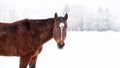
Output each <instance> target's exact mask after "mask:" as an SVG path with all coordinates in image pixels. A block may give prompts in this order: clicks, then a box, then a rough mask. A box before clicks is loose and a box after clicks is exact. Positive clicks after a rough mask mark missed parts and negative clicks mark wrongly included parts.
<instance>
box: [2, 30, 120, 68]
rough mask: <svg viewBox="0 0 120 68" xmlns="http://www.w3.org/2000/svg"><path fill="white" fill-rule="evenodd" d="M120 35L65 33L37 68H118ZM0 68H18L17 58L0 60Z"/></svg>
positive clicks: (49, 46) (47, 46) (47, 49)
mask: <svg viewBox="0 0 120 68" xmlns="http://www.w3.org/2000/svg"><path fill="white" fill-rule="evenodd" d="M119 40H120V32H111V31H108V32H68V33H67V38H66V45H65V47H64V49H63V50H59V49H58V48H57V46H56V43H55V41H54V40H53V39H52V40H50V41H49V42H48V43H46V44H45V45H44V48H43V51H42V53H41V54H39V57H38V60H37V68H120V41H119ZM0 68H19V57H0Z"/></svg>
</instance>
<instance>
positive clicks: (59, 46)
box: [57, 43, 65, 49]
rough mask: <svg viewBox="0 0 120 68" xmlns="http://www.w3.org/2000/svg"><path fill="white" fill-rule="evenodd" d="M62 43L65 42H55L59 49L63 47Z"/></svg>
mask: <svg viewBox="0 0 120 68" xmlns="http://www.w3.org/2000/svg"><path fill="white" fill-rule="evenodd" d="M64 45H65V43H57V46H58V48H59V49H63V47H64Z"/></svg>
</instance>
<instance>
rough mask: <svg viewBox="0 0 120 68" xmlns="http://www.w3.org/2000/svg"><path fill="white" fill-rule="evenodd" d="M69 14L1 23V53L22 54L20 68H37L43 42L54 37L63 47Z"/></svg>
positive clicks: (3, 54) (8, 54) (5, 54)
mask: <svg viewBox="0 0 120 68" xmlns="http://www.w3.org/2000/svg"><path fill="white" fill-rule="evenodd" d="M67 18H68V14H66V15H65V16H64V17H58V15H57V13H55V17H54V18H49V19H43V20H32V19H24V20H20V21H16V22H14V23H0V55H2V56H20V66H19V68H26V67H27V65H29V67H30V68H35V65H36V60H37V56H38V54H39V53H40V52H41V50H42V47H43V44H44V43H46V42H47V41H49V40H50V39H52V38H54V39H55V41H56V42H57V45H58V48H59V49H62V48H63V46H64V40H65V37H66V29H67Z"/></svg>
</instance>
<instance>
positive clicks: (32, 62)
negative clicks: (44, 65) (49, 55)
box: [29, 56, 37, 68]
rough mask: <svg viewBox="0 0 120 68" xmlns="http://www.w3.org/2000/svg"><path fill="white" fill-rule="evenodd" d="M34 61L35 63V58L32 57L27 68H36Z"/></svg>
mask: <svg viewBox="0 0 120 68" xmlns="http://www.w3.org/2000/svg"><path fill="white" fill-rule="evenodd" d="M36 61H37V56H34V57H32V59H31V62H30V64H29V68H35V67H36Z"/></svg>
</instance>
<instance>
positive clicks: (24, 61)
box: [19, 56, 31, 68]
mask: <svg viewBox="0 0 120 68" xmlns="http://www.w3.org/2000/svg"><path fill="white" fill-rule="evenodd" d="M30 61H31V57H30V56H21V57H20V66H19V68H27V65H28V64H29V63H30Z"/></svg>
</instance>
